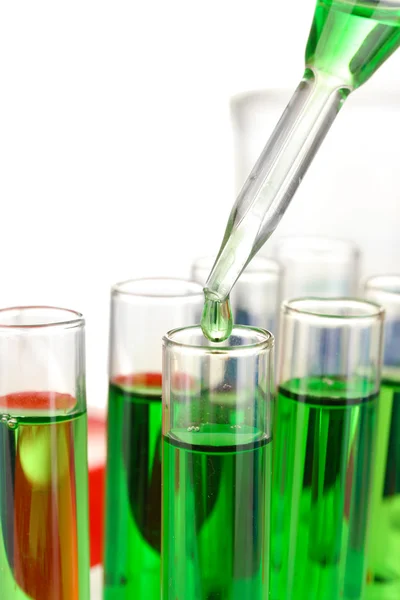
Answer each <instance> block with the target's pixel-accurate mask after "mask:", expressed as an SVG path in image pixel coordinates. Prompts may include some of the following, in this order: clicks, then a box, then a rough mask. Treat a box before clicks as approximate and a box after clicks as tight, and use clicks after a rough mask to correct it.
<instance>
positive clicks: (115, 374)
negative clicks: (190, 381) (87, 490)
mask: <svg viewBox="0 0 400 600" xmlns="http://www.w3.org/2000/svg"><path fill="white" fill-rule="evenodd" d="M203 301H204V296H203V291H202V287H201V286H200V285H199V284H197V283H194V282H190V281H184V280H180V279H162V278H160V279H140V280H133V281H127V282H124V283H120V284H117V285H115V286H114V287H113V289H112V294H111V330H110V365H109V374H110V385H109V398H108V448H107V482H106V534H105V562H104V598H105V599H106V600H114V599H116V598H118V599H119V600H122V599H125V598H126V599H127V600H128V599H130V598H133V597H137V598H146V600H153V599H157V600H159V598H160V549H161V411H162V404H161V370H162V369H161V367H162V350H161V348H162V336H163V335H164V333H165V332H166V331H168V330H169V329H170V328H171V327H180V326H183V325H190V324H193V323H198V322H199V320H200V315H201V310H202V306H203Z"/></svg>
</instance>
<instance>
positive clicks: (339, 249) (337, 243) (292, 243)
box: [275, 236, 360, 300]
mask: <svg viewBox="0 0 400 600" xmlns="http://www.w3.org/2000/svg"><path fill="white" fill-rule="evenodd" d="M275 256H276V258H277V260H278V261H279V262H280V264H281V265H282V267H283V268H284V270H285V277H284V285H283V299H284V300H291V299H293V298H300V297H305V296H313V297H317V298H335V297H336V298H341V297H345V296H354V295H356V294H357V285H358V270H359V259H360V253H359V250H358V248H357V247H356V246H355V245H354V244H353V243H352V242H348V241H345V240H337V239H330V238H324V237H312V236H310V237H308V236H304V237H297V236H293V237H287V238H282V239H281V240H279V242H278V244H277V246H276V248H275Z"/></svg>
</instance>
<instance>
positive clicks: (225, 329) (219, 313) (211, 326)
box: [201, 298, 233, 342]
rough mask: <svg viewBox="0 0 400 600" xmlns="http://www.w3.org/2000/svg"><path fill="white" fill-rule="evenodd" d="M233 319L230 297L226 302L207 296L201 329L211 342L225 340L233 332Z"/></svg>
mask: <svg viewBox="0 0 400 600" xmlns="http://www.w3.org/2000/svg"><path fill="white" fill-rule="evenodd" d="M232 327H233V321H232V310H231V305H230V303H229V298H227V299H226V300H225V301H224V302H218V301H217V300H210V299H208V298H206V301H205V303H204V310H203V316H202V318H201V329H202V331H203V333H204V335H205V336H206V338H208V339H209V340H210V341H211V342H223V341H224V340H226V339H227V338H228V337H229V336H230V335H231V333H232Z"/></svg>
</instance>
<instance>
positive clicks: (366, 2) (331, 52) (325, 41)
mask: <svg viewBox="0 0 400 600" xmlns="http://www.w3.org/2000/svg"><path fill="white" fill-rule="evenodd" d="M399 44H400V2H397V1H394V0H385V1H375V0H318V2H317V6H316V9H315V14H314V21H313V25H312V28H311V32H310V36H309V39H308V43H307V49H306V65H307V66H308V67H311V68H312V69H313V70H316V71H322V72H324V73H326V74H328V75H331V76H332V77H333V78H337V79H338V80H340V81H341V82H342V83H345V84H347V85H348V86H349V87H350V88H356V87H358V86H360V85H361V84H363V83H364V82H365V81H366V80H367V79H368V78H369V77H371V75H372V74H373V73H374V72H375V71H376V69H378V67H379V66H380V65H381V64H382V63H383V62H384V61H385V60H386V59H387V58H388V57H389V56H390V55H391V54H392V52H394V51H395V50H396V48H398V46H399Z"/></svg>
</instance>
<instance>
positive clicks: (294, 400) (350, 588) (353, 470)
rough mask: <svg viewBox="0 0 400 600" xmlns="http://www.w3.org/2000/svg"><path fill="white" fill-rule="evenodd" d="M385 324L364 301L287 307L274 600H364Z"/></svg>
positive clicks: (276, 466)
mask: <svg viewBox="0 0 400 600" xmlns="http://www.w3.org/2000/svg"><path fill="white" fill-rule="evenodd" d="M383 320H384V311H383V309H382V308H381V307H380V306H379V305H377V304H375V303H372V302H367V301H361V300H351V299H307V298H305V299H299V300H292V301H288V302H285V303H284V304H283V308H282V321H281V332H280V356H279V367H278V382H279V386H278V394H277V402H276V406H275V411H274V427H273V439H274V463H273V499H272V525H271V527H272V542H271V544H272V575H271V600H282V599H283V598H285V599H286V598H287V599H289V598H290V599H291V600H306V599H307V600H338V599H339V598H340V599H343V600H356V599H357V600H359V599H360V598H362V597H363V596H362V594H363V591H364V588H365V582H366V577H367V544H368V534H369V527H368V524H369V517H370V505H371V492H372V473H373V456H374V452H375V438H376V429H377V409H378V396H379V384H380V371H381V360H382V356H381V354H382V352H381V347H382V336H383ZM331 342H332V343H331ZM329 349H331V352H330V351H329ZM331 354H332V355H333V356H332V355H331Z"/></svg>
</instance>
